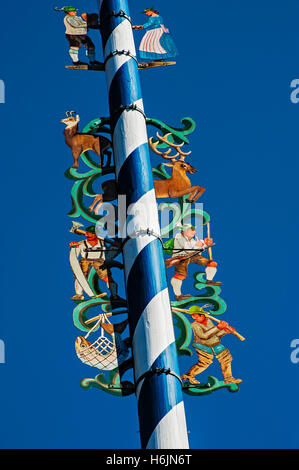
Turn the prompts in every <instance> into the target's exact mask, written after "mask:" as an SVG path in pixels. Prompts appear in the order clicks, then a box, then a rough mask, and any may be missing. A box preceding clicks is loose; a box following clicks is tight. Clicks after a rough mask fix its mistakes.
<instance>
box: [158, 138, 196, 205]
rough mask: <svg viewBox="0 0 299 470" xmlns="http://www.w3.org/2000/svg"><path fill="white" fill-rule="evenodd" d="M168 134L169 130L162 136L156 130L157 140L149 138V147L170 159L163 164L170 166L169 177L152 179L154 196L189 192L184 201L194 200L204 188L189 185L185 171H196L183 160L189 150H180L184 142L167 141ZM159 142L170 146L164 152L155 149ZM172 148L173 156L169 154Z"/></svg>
mask: <svg viewBox="0 0 299 470" xmlns="http://www.w3.org/2000/svg"><path fill="white" fill-rule="evenodd" d="M170 134H171V133H170V132H169V133H168V134H165V135H164V136H163V137H161V136H160V135H159V133H158V132H157V137H158V139H159V140H158V141H157V142H153V138H152V137H151V138H150V139H149V146H150V148H151V149H152V150H153V151H154V152H155V153H156V154H157V155H161V156H162V157H163V158H165V159H167V160H170V162H168V163H164V165H166V166H169V167H171V168H172V174H171V178H169V179H166V180H154V185H155V191H156V198H167V197H170V198H177V197H182V196H185V195H186V194H189V197H188V199H186V201H187V202H191V203H192V202H195V201H197V199H198V198H199V197H200V196H201V195H202V193H203V192H204V191H205V188H202V187H201V186H198V185H195V186H191V182H190V180H189V178H188V176H187V174H186V173H190V174H193V173H196V172H197V170H196V169H195V168H193V167H192V166H191V165H190V164H189V163H187V162H185V158H186V156H187V155H190V153H191V152H183V151H182V150H181V147H182V146H183V145H184V142H182V143H181V144H175V143H173V142H169V141H168V140H167V137H168V136H169V135H170ZM160 142H164V143H165V144H167V145H168V147H170V148H169V149H168V150H167V151H166V152H164V153H163V152H160V151H159V150H158V149H157V146H158V145H159V143H160ZM172 148H174V149H175V150H176V152H177V153H176V154H175V155H173V156H171V155H169V153H170V152H171V150H172ZM177 157H179V159H178V160H176V158H177Z"/></svg>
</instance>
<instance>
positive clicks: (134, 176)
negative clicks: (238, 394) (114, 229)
mask: <svg viewBox="0 0 299 470" xmlns="http://www.w3.org/2000/svg"><path fill="white" fill-rule="evenodd" d="M98 3H99V9H100V24H101V34H102V41H103V50H104V56H105V59H106V77H107V84H108V92H109V106H110V117H111V130H112V140H113V150H114V161H115V168H116V177H117V182H118V192H119V194H122V195H125V196H126V208H127V209H128V212H127V217H126V228H127V235H130V234H135V236H134V237H132V238H130V239H128V240H127V242H126V243H125V245H124V248H123V255H124V265H125V280H126V291H127V301H128V309H129V322H130V333H131V338H132V345H133V357H134V374H135V381H136V383H137V381H138V379H140V378H141V380H139V381H138V386H137V390H136V395H137V400H138V414H139V422H140V435H141V446H142V448H152V449H159V448H160V449H163V448H169V449H186V448H188V438H187V428H186V419H185V411H184V404H183V398H182V387H181V383H180V381H179V380H178V378H177V377H175V376H174V375H171V374H166V373H160V374H157V373H151V374H146V373H147V372H148V371H149V370H151V369H156V368H158V369H170V370H171V371H173V372H174V373H175V374H177V375H179V368H178V361H177V352H176V345H175V337H174V331H173V323H172V314H171V306H170V300H169V293H168V288H167V280H166V274H165V267H164V258H163V250H162V245H161V242H160V240H159V238H157V236H156V235H158V236H159V235H160V227H159V219H158V210H157V203H156V198H155V191H154V186H153V178H152V169H151V164H150V158H149V150H148V136H147V129H146V122H145V118H144V115H143V101H142V95H141V88H140V82H139V75H138V73H139V72H138V65H137V63H136V61H135V60H134V58H132V57H131V55H132V56H136V51H135V45H134V39H133V33H132V27H131V23H130V21H129V20H128V18H126V16H127V17H129V8H128V2H127V0H98ZM121 11H122V12H123V14H122V15H118V13H119V12H121ZM124 15H125V16H124ZM128 52H129V54H130V55H128V54H127V53H128ZM132 105H134V107H133V106H132ZM147 229H149V230H151V231H152V232H151V233H152V234H153V235H150V234H138V232H139V231H140V230H147ZM144 374H146V375H144Z"/></svg>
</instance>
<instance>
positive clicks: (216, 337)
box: [173, 306, 245, 384]
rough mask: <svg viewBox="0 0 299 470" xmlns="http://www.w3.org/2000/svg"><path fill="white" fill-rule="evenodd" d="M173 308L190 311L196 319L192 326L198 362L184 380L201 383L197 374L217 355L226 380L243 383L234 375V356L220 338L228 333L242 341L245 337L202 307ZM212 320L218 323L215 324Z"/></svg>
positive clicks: (184, 376)
mask: <svg viewBox="0 0 299 470" xmlns="http://www.w3.org/2000/svg"><path fill="white" fill-rule="evenodd" d="M173 310H175V311H180V312H184V313H189V314H191V317H192V318H193V320H194V322H193V323H191V328H192V330H193V333H194V343H193V347H194V348H195V351H196V354H197V356H198V362H197V364H195V365H194V366H192V367H191V369H190V370H189V372H187V374H184V375H182V380H189V382H190V383H192V384H199V383H200V382H199V381H198V380H196V379H195V376H196V375H198V374H201V373H202V372H203V371H204V370H206V369H207V368H208V367H209V365H210V364H212V362H213V359H214V357H216V358H217V360H218V362H219V364H220V367H221V371H222V374H223V377H224V382H225V383H236V384H238V383H241V382H242V380H241V379H235V378H234V377H233V375H232V368H231V362H232V360H233V358H232V355H231V353H230V351H229V350H228V349H227V348H225V347H224V346H223V345H222V344H221V341H220V339H221V338H222V337H223V336H224V335H227V334H228V333H232V334H234V335H235V336H237V337H238V338H239V339H240V340H241V341H244V340H245V338H244V337H243V336H241V335H240V334H239V333H237V331H236V330H235V328H233V327H232V326H230V325H228V323H227V322H226V321H220V320H218V318H215V317H212V316H211V315H209V314H208V313H207V312H205V311H204V309H203V308H201V307H198V306H193V307H191V308H190V309H189V310H184V309H179V308H175V307H173ZM212 320H213V321H214V322H216V323H217V324H216V325H215V324H214V322H213V321H212Z"/></svg>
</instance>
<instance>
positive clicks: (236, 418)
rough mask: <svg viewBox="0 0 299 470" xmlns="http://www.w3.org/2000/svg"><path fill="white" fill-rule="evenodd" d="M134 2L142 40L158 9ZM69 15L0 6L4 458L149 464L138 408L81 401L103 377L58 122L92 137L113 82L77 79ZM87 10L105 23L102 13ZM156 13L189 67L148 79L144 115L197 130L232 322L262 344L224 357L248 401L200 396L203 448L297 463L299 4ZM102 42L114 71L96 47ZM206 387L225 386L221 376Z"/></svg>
mask: <svg viewBox="0 0 299 470" xmlns="http://www.w3.org/2000/svg"><path fill="white" fill-rule="evenodd" d="M130 3H131V4H132V5H131V14H132V17H133V19H134V22H135V23H137V24H140V23H141V22H142V21H143V20H144V18H143V15H141V14H140V13H139V12H140V11H141V10H142V9H143V8H145V7H150V6H151V3H150V4H146V3H144V2H143V1H142V2H140V1H138V2H135V1H134V2H133V1H131V2H130ZM136 4H138V5H136ZM54 5H56V3H52V2H40V1H37V0H32V1H31V2H27V4H26V5H24V3H23V2H22V3H21V2H20V1H19V0H16V1H15V2H14V3H13V5H9V4H8V3H5V4H4V5H3V6H2V15H3V18H4V19H5V21H3V23H2V27H1V36H2V41H1V43H2V47H1V52H0V57H1V67H0V79H2V80H4V81H5V84H6V104H0V119H1V127H0V129H1V136H2V137H1V155H2V163H1V167H2V179H1V189H0V191H1V201H2V205H1V206H2V207H1V222H2V230H1V237H2V243H1V246H2V254H1V261H2V270H1V301H2V308H1V318H0V338H1V339H3V340H4V341H5V345H6V358H7V363H6V364H5V365H3V364H0V390H1V401H0V421H1V426H0V447H1V448H138V447H139V434H138V420H137V411H136V410H137V408H136V400H135V397H134V396H131V397H128V398H123V399H120V398H114V397H111V396H109V395H107V394H105V393H103V392H100V391H98V390H91V391H85V390H83V389H81V388H80V380H81V379H82V378H84V377H92V376H93V375H95V374H93V370H92V369H90V368H88V367H87V366H84V365H83V364H81V363H80V362H79V361H78V359H77V357H76V356H75V353H74V340H75V338H76V336H77V334H78V332H77V330H76V329H75V328H74V326H73V323H72V307H73V304H72V302H71V301H70V297H71V295H72V294H73V277H72V274H71V271H70V268H69V264H68V259H67V257H68V242H69V241H70V240H71V237H70V234H69V233H68V229H69V227H70V223H71V221H70V219H69V218H68V217H67V215H66V214H67V212H68V211H69V209H70V197H69V193H70V187H71V186H70V182H69V181H68V180H67V179H65V178H64V171H65V170H66V169H67V168H68V167H69V166H70V164H71V154H70V151H69V149H67V148H66V147H65V145H64V141H63V135H62V131H63V125H62V124H61V123H60V122H59V121H60V119H61V118H62V117H63V115H64V112H65V111H66V110H67V109H76V110H77V111H78V112H79V113H80V116H81V119H82V123H87V122H89V121H90V120H91V119H93V118H95V117H98V116H107V115H108V106H107V92H106V81H105V76H104V74H102V73H96V72H75V71H74V72H72V71H69V70H66V69H65V68H64V66H65V64H66V63H69V59H68V56H67V50H68V47H67V43H66V40H65V38H64V27H63V24H62V19H63V15H62V14H58V13H55V12H54V11H53V6H54ZM59 5H60V4H59ZM181 5H183V6H181ZM61 6H62V4H61ZM75 6H77V7H78V8H80V11H81V12H82V11H86V10H87V11H89V12H92V11H96V1H95V0H92V1H91V0H86V1H83V0H77V1H76V2H75ZM155 6H156V8H158V9H159V10H161V14H162V16H163V18H164V21H165V25H166V26H167V27H168V28H169V29H170V31H171V33H172V36H173V38H174V40H175V42H176V45H177V47H178V49H179V51H180V56H179V57H178V60H177V66H176V67H172V68H167V69H160V70H150V71H144V72H142V87H143V94H144V101H145V109H146V113H147V115H148V116H150V117H156V118H159V119H161V120H163V121H165V122H168V123H169V124H172V125H173V126H177V125H178V124H179V120H180V118H181V117H184V116H190V117H192V118H194V119H195V120H196V122H197V124H198V126H197V130H196V132H195V133H194V134H193V136H192V138H191V148H192V151H193V153H192V163H193V164H194V166H196V167H198V168H199V173H197V175H196V176H195V177H194V180H195V179H196V180H197V181H198V183H199V184H200V185H203V186H205V187H206V188H207V191H206V192H205V194H204V196H203V197H202V198H201V202H203V203H204V208H205V210H206V211H207V212H209V213H210V214H211V216H212V217H213V235H214V238H215V241H216V242H217V247H215V250H214V257H215V258H216V259H217V261H218V262H219V273H218V274H217V279H219V280H221V281H223V291H222V294H223V297H224V299H225V300H226V302H227V304H228V310H227V314H226V315H225V319H226V320H228V321H229V322H230V323H231V324H232V325H234V326H235V327H236V328H237V329H238V330H239V331H240V332H242V333H243V334H244V336H246V338H247V341H246V342H244V343H241V342H240V341H238V340H237V339H236V338H235V337H227V338H226V339H225V340H224V341H223V342H224V343H225V344H226V345H227V346H228V347H229V348H230V350H231V352H232V354H233V356H234V362H233V372H234V375H235V376H238V377H241V378H242V379H243V381H244V382H243V384H241V387H240V391H239V392H238V393H237V394H230V393H228V392H226V391H219V392H217V393H215V394H214V395H211V396H205V397H202V398H194V397H189V396H185V405H186V413H187V422H188V429H189V431H190V445H191V447H192V448H298V446H299V431H298V423H297V421H298V411H297V410H298V388H299V380H298V377H299V364H297V365H295V364H292V363H291V361H290V353H291V349H290V342H291V340H292V339H294V338H298V337H299V320H298V318H299V317H298V302H297V300H296V292H297V290H298V281H297V279H298V243H297V240H298V235H299V233H298V232H299V227H298V207H297V193H298V190H297V188H298V137H297V136H298V113H299V104H298V105H294V104H292V103H291V102H290V99H289V95H290V91H291V90H290V88H289V84H290V82H291V80H292V79H294V78H299V65H298V52H299V41H298V17H299V6H298V2H297V1H295V0H287V1H285V2H281V1H278V0H271V1H270V0H264V1H263V2H260V1H258V0H251V1H247V0H244V1H243V2H240V1H237V0H229V1H228V2H223V1H220V0H215V1H214V2H203V1H195V0H194V1H193V2H188V3H186V2H185V3H182V2H179V1H178V0H164V1H163V2H161V1H160V2H159V1H157V2H156V3H155ZM91 36H92V38H93V39H94V41H95V43H96V44H97V49H98V52H99V54H98V58H101V44H100V38H99V37H98V33H97V32H96V31H95V32H91ZM140 37H141V34H140V33H139V32H136V39H137V41H139V39H140ZM154 163H155V164H157V163H158V162H157V161H156V160H155V161H154ZM188 288H189V290H190V291H191V290H192V289H193V287H192V283H191V280H190V284H189V286H188ZM186 290H188V289H187V287H186ZM192 361H193V359H192V360H190V362H189V363H188V366H189V365H191V363H192ZM184 364H186V363H184ZM95 373H96V371H95ZM209 373H210V374H213V373H214V374H215V375H218V376H219V370H218V369H217V368H216V366H215V368H214V366H213V367H211V370H210V371H209ZM206 375H207V374H206Z"/></svg>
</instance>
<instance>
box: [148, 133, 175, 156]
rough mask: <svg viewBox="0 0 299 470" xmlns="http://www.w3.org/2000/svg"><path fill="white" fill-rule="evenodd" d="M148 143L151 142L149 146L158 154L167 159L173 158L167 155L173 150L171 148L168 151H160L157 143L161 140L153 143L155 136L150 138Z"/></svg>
mask: <svg viewBox="0 0 299 470" xmlns="http://www.w3.org/2000/svg"><path fill="white" fill-rule="evenodd" d="M148 143H149V146H150V148H151V149H152V151H153V152H155V153H156V154H157V155H161V156H162V157H163V158H167V159H172V158H173V157H168V156H167V155H168V154H169V152H171V149H168V150H167V152H159V150H158V149H157V145H158V144H159V141H158V142H155V143H153V138H152V137H151V138H150V139H149V141H148Z"/></svg>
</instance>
